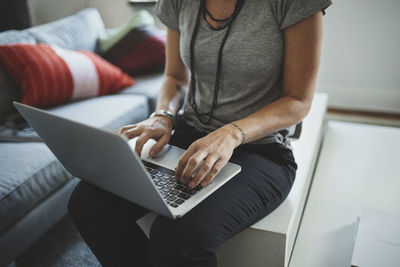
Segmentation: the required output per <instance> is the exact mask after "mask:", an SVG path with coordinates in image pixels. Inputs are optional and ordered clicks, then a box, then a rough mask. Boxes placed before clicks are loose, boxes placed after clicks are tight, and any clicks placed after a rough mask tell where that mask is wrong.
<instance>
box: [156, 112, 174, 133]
mask: <svg viewBox="0 0 400 267" xmlns="http://www.w3.org/2000/svg"><path fill="white" fill-rule="evenodd" d="M154 116H165V117H168V118H169V119H170V120H171V122H172V129H175V125H176V117H175V115H174V114H173V113H172V112H171V111H169V110H165V109H159V110H156V111H154V112H153V113H151V115H150V118H151V117H154Z"/></svg>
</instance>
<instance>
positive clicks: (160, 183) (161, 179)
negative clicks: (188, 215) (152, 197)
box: [145, 162, 203, 208]
mask: <svg viewBox="0 0 400 267" xmlns="http://www.w3.org/2000/svg"><path fill="white" fill-rule="evenodd" d="M145 165H146V169H147V171H148V172H149V174H150V176H151V178H152V179H153V182H154V183H155V185H156V188H157V190H158V191H159V192H160V193H161V196H162V197H163V199H164V200H165V201H166V202H167V204H168V205H169V206H171V207H173V208H177V207H179V205H181V204H182V203H184V202H185V201H186V200H188V199H189V198H190V197H191V196H193V195H194V194H196V193H197V192H198V191H199V190H201V189H202V188H203V187H202V186H201V185H198V186H197V187H195V188H191V187H189V186H187V185H184V184H181V183H179V182H177V181H176V179H175V175H174V172H173V171H171V170H168V169H164V168H162V167H159V166H157V169H158V168H160V169H162V170H156V169H154V168H152V167H150V166H149V165H153V164H151V163H149V162H145Z"/></svg>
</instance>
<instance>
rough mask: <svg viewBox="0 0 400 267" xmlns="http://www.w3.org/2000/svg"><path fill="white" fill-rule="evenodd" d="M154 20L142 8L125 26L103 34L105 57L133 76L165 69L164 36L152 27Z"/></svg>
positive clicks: (102, 44) (103, 52)
mask: <svg viewBox="0 0 400 267" xmlns="http://www.w3.org/2000/svg"><path fill="white" fill-rule="evenodd" d="M153 23H154V20H153V18H152V17H151V15H150V14H149V13H147V12H146V11H140V12H137V13H135V14H134V15H133V16H132V17H131V19H130V20H129V21H128V22H127V23H126V24H125V25H123V26H122V27H120V28H118V29H115V30H113V31H111V32H109V33H108V34H107V35H103V36H101V37H100V39H99V46H100V50H101V53H102V55H103V57H104V58H105V59H107V60H108V61H110V62H111V63H113V64H115V65H116V66H118V67H120V68H121V69H122V70H123V71H125V72H127V73H129V74H131V75H137V74H143V73H147V72H153V71H158V70H162V69H163V67H164V64H165V38H164V37H162V36H160V35H157V34H156V31H155V30H153V29H152V28H151V27H149V26H150V25H151V24H153Z"/></svg>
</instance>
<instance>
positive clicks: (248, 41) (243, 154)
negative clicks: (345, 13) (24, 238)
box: [69, 0, 331, 266]
mask: <svg viewBox="0 0 400 267" xmlns="http://www.w3.org/2000/svg"><path fill="white" fill-rule="evenodd" d="M330 4H331V2H330V0H269V1H267V0H265V1H260V0H190V1H189V0H186V1H185V0H159V1H158V3H157V5H156V7H155V12H156V14H157V16H158V17H159V18H160V20H161V21H162V22H163V23H164V24H165V25H166V26H167V46H166V52H167V53H166V54H167V61H166V69H165V80H164V83H163V85H162V89H161V92H160V95H159V99H158V104H157V111H156V112H155V113H153V114H152V116H150V118H149V119H147V120H145V121H143V122H140V123H137V124H135V125H128V126H125V127H123V128H121V129H120V130H119V131H118V132H119V133H120V134H123V135H125V136H127V137H128V138H133V137H138V139H137V142H136V152H137V153H138V154H140V153H141V150H142V148H143V145H144V144H145V143H146V141H148V140H149V139H150V138H152V139H155V140H156V141H157V143H156V144H155V145H154V146H153V147H152V149H151V152H150V155H151V156H153V157H154V156H156V155H157V153H159V152H160V151H161V149H162V148H163V147H164V146H165V145H166V144H167V143H170V144H172V145H176V146H179V147H181V148H184V149H187V151H186V152H185V153H184V155H183V156H182V157H181V159H180V161H179V164H178V166H177V168H176V179H177V180H178V181H179V182H181V183H183V184H188V185H189V186H190V187H196V186H198V185H201V186H207V184H209V183H210V182H211V181H212V180H213V178H214V177H215V176H216V174H218V172H219V171H220V170H221V168H222V167H223V166H224V165H225V164H226V163H227V161H228V160H230V161H232V162H234V163H237V164H239V165H241V166H242V171H241V172H240V173H239V174H238V175H236V176H235V177H234V178H232V180H230V181H229V182H228V183H227V184H225V185H224V186H223V187H221V188H220V189H219V190H217V191H216V192H215V193H213V194H212V195H211V196H210V197H208V198H207V199H206V200H204V201H203V202H202V203H200V204H199V205H198V206H196V207H195V208H194V209H193V210H191V211H190V212H189V213H187V214H186V215H185V216H183V217H182V218H180V219H178V220H175V221H172V220H169V219H167V218H164V217H162V216H158V217H157V219H156V220H155V221H154V223H153V225H152V228H151V232H150V240H147V238H146V237H145V235H144V233H143V232H142V231H141V229H140V228H139V227H138V225H137V224H136V223H135V221H136V220H137V219H139V218H141V217H142V216H143V215H145V214H146V213H147V212H148V210H146V209H144V208H142V207H139V206H136V205H134V204H132V203H129V202H127V201H125V200H122V199H120V198H118V197H116V196H114V195H112V194H109V193H107V192H104V191H102V190H100V189H98V188H95V187H93V186H91V185H88V184H86V183H84V182H81V183H80V184H79V185H78V186H77V188H76V189H75V191H74V193H73V195H72V197H71V200H70V203H69V211H70V214H71V216H72V218H73V220H74V222H75V224H76V225H77V227H78V230H79V231H80V233H81V235H82V236H83V238H84V239H85V241H86V242H87V244H88V245H89V247H90V248H91V249H92V251H93V252H94V254H95V255H96V257H97V258H98V259H99V261H100V262H101V263H102V264H103V265H104V266H216V265H217V262H216V256H215V252H216V251H217V249H218V248H219V247H220V246H221V244H223V243H224V242H225V241H226V240H228V239H229V238H231V237H232V236H234V235H235V234H237V233H239V232H240V231H242V230H243V229H246V228H247V227H249V226H250V225H252V224H253V223H255V222H256V221H258V220H260V219H261V218H263V217H264V216H266V215H268V214H269V213H270V212H272V211H273V210H274V209H275V208H276V207H278V206H279V205H280V204H281V203H282V201H283V200H284V199H285V198H286V196H287V195H288V193H289V191H290V189H291V186H292V184H293V181H294V178H295V173H296V168H297V165H296V163H295V160H294V158H293V154H292V152H291V147H290V141H289V137H290V135H291V134H292V133H293V129H294V125H296V124H297V123H299V122H300V121H301V120H302V119H303V118H304V117H305V116H306V114H307V113H308V111H309V109H310V106H311V102H312V98H313V95H314V88H315V84H316V78H317V72H318V67H319V59H320V50H321V39H322V13H323V10H324V9H325V8H327V7H328V6H329V5H330ZM182 88H187V90H186V91H187V93H186V96H185V91H184V90H183V89H182ZM184 97H185V105H184V107H183V114H181V115H179V116H178V118H177V119H176V118H175V114H176V113H177V112H178V110H179V109H180V108H181V103H182V102H183V99H184ZM173 129H174V130H175V131H174V133H172V130H173ZM202 161H204V162H203V164H202V165H201V167H200V169H199V171H198V172H197V173H195V170H196V169H197V167H198V166H199V164H200V163H201V162H202ZM193 176H194V177H193Z"/></svg>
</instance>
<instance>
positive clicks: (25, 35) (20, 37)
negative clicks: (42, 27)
mask: <svg viewBox="0 0 400 267" xmlns="http://www.w3.org/2000/svg"><path fill="white" fill-rule="evenodd" d="M17 43H22V44H36V40H35V37H34V36H33V35H32V34H30V33H29V32H27V31H16V30H12V31H6V32H2V33H0V45H2V44H17Z"/></svg>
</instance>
